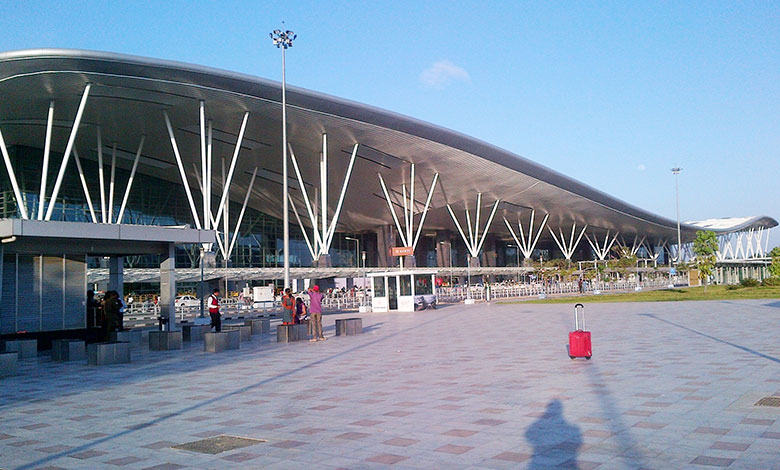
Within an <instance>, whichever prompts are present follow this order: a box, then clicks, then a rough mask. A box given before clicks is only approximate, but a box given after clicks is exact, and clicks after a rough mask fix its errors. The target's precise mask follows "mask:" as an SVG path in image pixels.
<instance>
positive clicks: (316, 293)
mask: <svg viewBox="0 0 780 470" xmlns="http://www.w3.org/2000/svg"><path fill="white" fill-rule="evenodd" d="M309 329H310V331H311V336H312V338H311V339H310V340H309V341H325V336H324V335H323V334H322V294H320V286H317V285H315V286H312V287H310V288H309Z"/></svg>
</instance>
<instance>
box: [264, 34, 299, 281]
mask: <svg viewBox="0 0 780 470" xmlns="http://www.w3.org/2000/svg"><path fill="white" fill-rule="evenodd" d="M269 36H271V40H272V41H273V43H274V46H276V47H277V48H279V49H281V50H282V211H283V213H284V214H283V215H284V288H285V289H287V288H288V287H290V214H289V213H288V212H289V202H288V195H287V192H288V187H287V80H286V76H285V72H286V71H285V61H284V51H286V50H287V48H288V47H292V45H293V40H294V39H295V38H296V37H298V35H297V34H295V33H293V32H292V31H290V30H287V31H282V30H281V29H275V30H274V31H273V32H272V33H270V34H269Z"/></svg>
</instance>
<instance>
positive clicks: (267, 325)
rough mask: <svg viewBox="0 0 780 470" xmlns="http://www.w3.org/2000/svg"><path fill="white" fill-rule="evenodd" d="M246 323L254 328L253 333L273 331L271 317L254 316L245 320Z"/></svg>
mask: <svg viewBox="0 0 780 470" xmlns="http://www.w3.org/2000/svg"><path fill="white" fill-rule="evenodd" d="M244 324H245V325H247V326H249V327H251V328H252V334H253V335H257V334H260V333H270V332H271V319H270V318H252V319H249V320H246V321H244Z"/></svg>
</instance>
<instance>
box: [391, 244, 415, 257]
mask: <svg viewBox="0 0 780 470" xmlns="http://www.w3.org/2000/svg"><path fill="white" fill-rule="evenodd" d="M413 254H414V248H412V247H411V246H394V247H392V248H391V249H390V256H412V255H413Z"/></svg>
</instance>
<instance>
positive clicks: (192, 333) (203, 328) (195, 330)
mask: <svg viewBox="0 0 780 470" xmlns="http://www.w3.org/2000/svg"><path fill="white" fill-rule="evenodd" d="M209 331H211V327H210V326H209V325H182V326H181V334H182V339H183V340H184V341H203V335H205V334H206V333H208V332H209Z"/></svg>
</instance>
